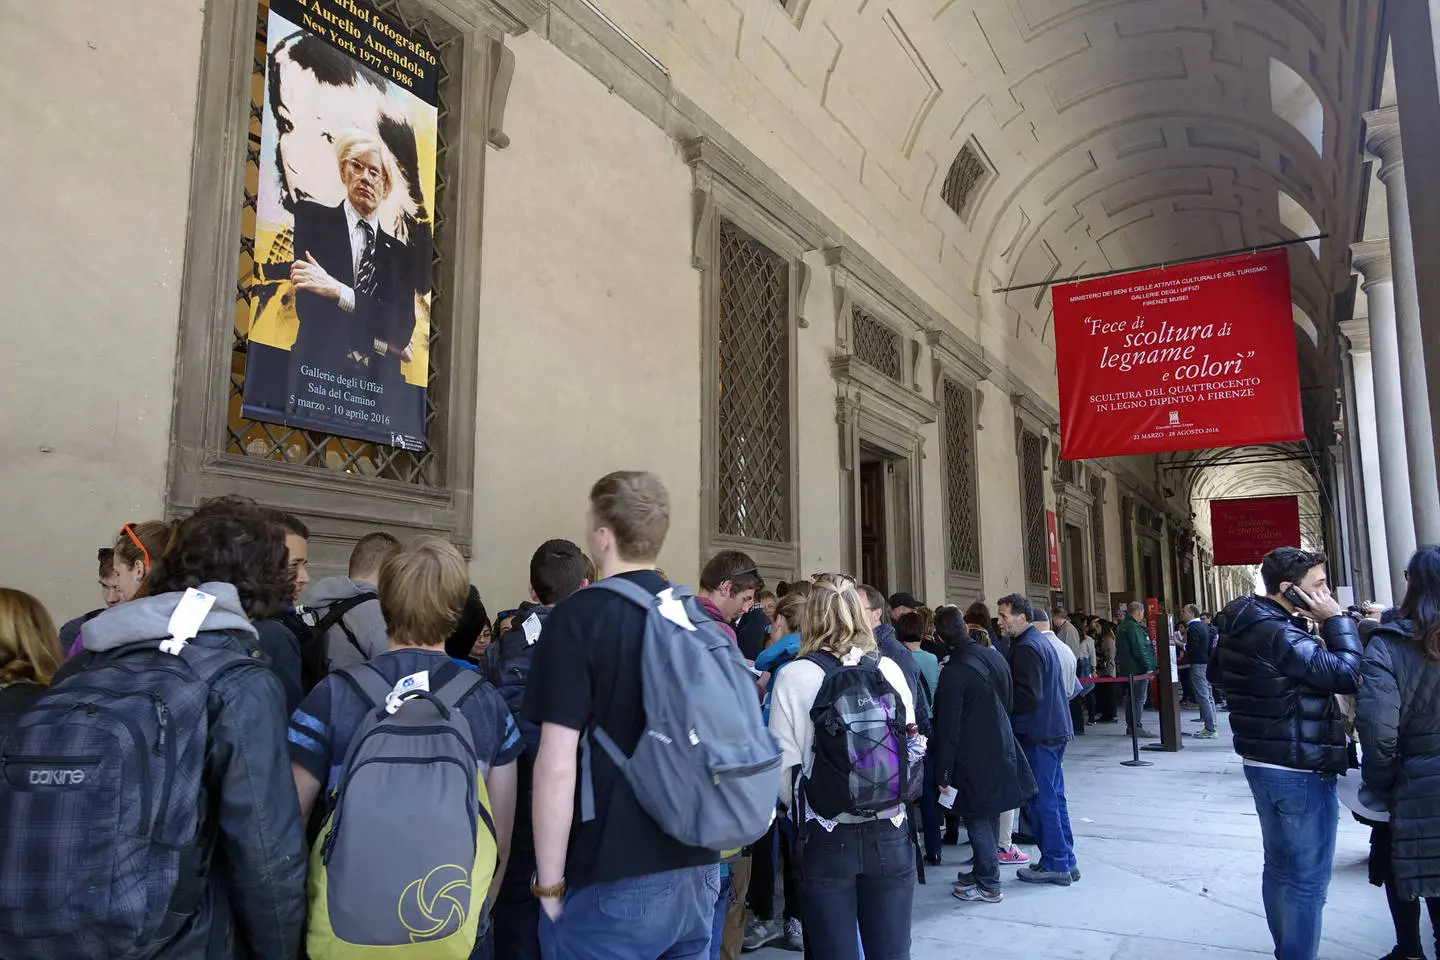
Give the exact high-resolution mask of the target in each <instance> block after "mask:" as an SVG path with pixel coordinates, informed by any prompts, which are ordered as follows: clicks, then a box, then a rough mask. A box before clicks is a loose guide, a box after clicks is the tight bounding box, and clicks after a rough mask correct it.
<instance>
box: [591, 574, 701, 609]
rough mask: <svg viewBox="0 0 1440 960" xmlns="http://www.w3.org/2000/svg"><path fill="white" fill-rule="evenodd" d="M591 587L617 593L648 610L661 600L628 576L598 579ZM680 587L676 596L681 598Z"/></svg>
mask: <svg viewBox="0 0 1440 960" xmlns="http://www.w3.org/2000/svg"><path fill="white" fill-rule="evenodd" d="M590 588H593V589H596V590H608V591H610V592H611V593H617V594H619V595H620V596H622V597H624V598H625V599H626V600H629V601H630V602H631V603H634V604H636V605H637V606H641V607H645V608H646V609H647V610H648V609H650V608H651V607H653V606H655V604H656V603H658V602H659V598H658V597H656V596H655V594H653V593H651V592H650V591H649V590H646V589H645V588H644V587H642V586H640V584H638V583H636V582H635V581H633V580H630V579H627V578H626V577H606V578H605V579H604V580H598V581H596V582H595V583H592V584H590ZM679 589H680V588H678V587H676V588H675V590H676V592H675V596H676V598H677V599H679V598H680V592H679ZM687 592H688V591H687Z"/></svg>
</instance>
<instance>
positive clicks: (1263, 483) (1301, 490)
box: [1163, 444, 1325, 550]
mask: <svg viewBox="0 0 1440 960" xmlns="http://www.w3.org/2000/svg"><path fill="white" fill-rule="evenodd" d="M1163 473H1164V475H1165V483H1166V485H1167V487H1168V488H1169V489H1170V490H1172V491H1173V492H1174V494H1175V495H1176V496H1178V497H1180V498H1182V499H1186V500H1188V501H1189V502H1190V509H1191V512H1192V513H1194V515H1195V516H1194V520H1193V522H1194V524H1195V529H1196V531H1198V532H1199V533H1200V534H1201V535H1202V536H1204V537H1205V538H1206V539H1209V538H1210V504H1211V502H1212V501H1214V500H1225V499H1230V498H1244V497H1266V496H1291V495H1294V496H1297V497H1298V498H1299V501H1300V541H1301V545H1302V546H1304V547H1307V548H1309V549H1314V550H1318V549H1321V548H1323V547H1324V545H1325V538H1324V534H1323V529H1324V523H1323V520H1322V510H1321V500H1322V497H1323V496H1324V494H1323V493H1322V491H1321V487H1320V486H1319V485H1318V484H1317V483H1316V480H1315V470H1314V464H1313V461H1312V460H1311V459H1310V455H1309V452H1308V450H1307V449H1306V447H1305V445H1304V444H1269V445H1264V446H1252V447H1234V448H1231V449H1227V450H1198V451H1195V452H1193V453H1185V454H1175V455H1171V456H1169V457H1168V458H1167V459H1166V467H1164V468H1163Z"/></svg>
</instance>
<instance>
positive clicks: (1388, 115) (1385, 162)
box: [1365, 107, 1403, 180]
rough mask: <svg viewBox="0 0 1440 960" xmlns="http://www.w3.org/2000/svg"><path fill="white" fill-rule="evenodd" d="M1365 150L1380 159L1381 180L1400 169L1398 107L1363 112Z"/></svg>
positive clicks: (1401, 153) (1400, 151) (1401, 155)
mask: <svg viewBox="0 0 1440 960" xmlns="http://www.w3.org/2000/svg"><path fill="white" fill-rule="evenodd" d="M1365 151H1366V152H1367V153H1368V154H1370V155H1371V156H1373V157H1375V158H1376V159H1377V160H1379V161H1380V178H1381V179H1382V180H1383V179H1385V178H1386V177H1387V176H1389V175H1390V174H1391V173H1393V172H1394V171H1395V170H1398V169H1400V167H1401V163H1402V159H1403V151H1402V149H1401V146H1400V109H1399V108H1398V107H1381V108H1380V109H1379V110H1371V111H1370V112H1369V113H1367V114H1365Z"/></svg>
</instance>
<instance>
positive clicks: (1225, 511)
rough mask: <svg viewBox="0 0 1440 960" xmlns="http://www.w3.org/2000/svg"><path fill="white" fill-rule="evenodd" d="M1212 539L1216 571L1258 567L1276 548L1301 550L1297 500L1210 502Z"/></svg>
mask: <svg viewBox="0 0 1440 960" xmlns="http://www.w3.org/2000/svg"><path fill="white" fill-rule="evenodd" d="M1210 539H1211V540H1212V541H1213V542H1214V545H1215V565H1216V566H1217V567H1224V566H1230V565H1233V564H1242V563H1259V562H1260V561H1261V560H1264V559H1265V554H1267V553H1269V552H1270V551H1271V550H1274V549H1275V548H1276V547H1298V546H1300V501H1299V499H1298V498H1296V497H1249V498H1246V499H1243V500H1211V501H1210Z"/></svg>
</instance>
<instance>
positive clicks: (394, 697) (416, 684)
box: [385, 670, 430, 714]
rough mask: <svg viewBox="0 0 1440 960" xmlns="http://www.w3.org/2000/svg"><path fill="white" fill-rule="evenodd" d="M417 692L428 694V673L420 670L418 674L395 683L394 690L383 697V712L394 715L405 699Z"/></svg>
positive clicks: (402, 678)
mask: <svg viewBox="0 0 1440 960" xmlns="http://www.w3.org/2000/svg"><path fill="white" fill-rule="evenodd" d="M418 690H424V691H425V692H426V693H429V692H430V671H429V670H421V671H420V672H419V673H412V674H410V676H408V677H401V678H400V679H399V680H398V681H396V683H395V689H393V690H391V691H390V692H389V693H387V694H386V695H385V712H386V713H389V714H394V713H395V711H397V710H399V709H400V704H402V703H404V702H405V698H406V697H408V696H409V695H410V694H412V693H415V692H416V691H418Z"/></svg>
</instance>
